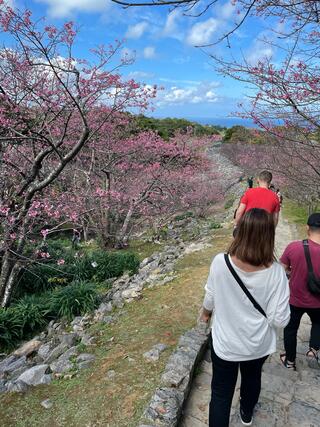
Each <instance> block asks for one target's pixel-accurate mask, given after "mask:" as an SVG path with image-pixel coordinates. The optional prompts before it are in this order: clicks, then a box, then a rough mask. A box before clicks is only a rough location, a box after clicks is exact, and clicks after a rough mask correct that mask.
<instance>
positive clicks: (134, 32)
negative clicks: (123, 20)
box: [126, 21, 148, 39]
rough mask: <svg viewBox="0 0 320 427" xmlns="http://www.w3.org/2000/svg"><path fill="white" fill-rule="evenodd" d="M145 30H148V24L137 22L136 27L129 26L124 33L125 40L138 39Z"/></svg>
mask: <svg viewBox="0 0 320 427" xmlns="http://www.w3.org/2000/svg"><path fill="white" fill-rule="evenodd" d="M147 28H148V23H147V22H145V21H143V22H139V23H138V24H136V25H130V27H129V28H128V30H127V32H126V38H128V39H139V38H140V37H141V36H142V35H143V33H144V32H145V31H146V29H147Z"/></svg>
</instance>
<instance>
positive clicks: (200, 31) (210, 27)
mask: <svg viewBox="0 0 320 427" xmlns="http://www.w3.org/2000/svg"><path fill="white" fill-rule="evenodd" d="M217 28H218V21H217V20H216V19H215V18H210V19H208V20H207V21H203V22H198V23H197V24H195V25H194V26H193V27H192V28H191V30H190V32H189V34H188V36H187V43H188V44H190V45H192V46H202V45H206V44H209V43H210V42H211V41H212V36H213V34H214V32H215V31H216V30H217Z"/></svg>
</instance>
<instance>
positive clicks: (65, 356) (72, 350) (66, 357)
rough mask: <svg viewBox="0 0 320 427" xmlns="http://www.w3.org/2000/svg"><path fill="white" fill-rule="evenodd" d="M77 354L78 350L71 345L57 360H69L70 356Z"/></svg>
mask: <svg viewBox="0 0 320 427" xmlns="http://www.w3.org/2000/svg"><path fill="white" fill-rule="evenodd" d="M78 354H79V350H78V348H77V347H71V348H69V350H67V351H66V352H65V353H63V354H61V356H60V357H59V359H58V360H69V359H70V357H72V356H77V355H78Z"/></svg>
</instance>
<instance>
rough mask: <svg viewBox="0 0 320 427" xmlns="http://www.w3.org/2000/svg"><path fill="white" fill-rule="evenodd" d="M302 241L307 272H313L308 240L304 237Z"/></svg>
mask: <svg viewBox="0 0 320 427" xmlns="http://www.w3.org/2000/svg"><path fill="white" fill-rule="evenodd" d="M302 243H303V249H304V255H305V257H306V261H307V266H308V272H309V273H311V274H313V267H312V262H311V256H310V250H309V243H308V240H307V239H305V240H303V241H302Z"/></svg>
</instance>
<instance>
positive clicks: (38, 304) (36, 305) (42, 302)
mask: <svg viewBox="0 0 320 427" xmlns="http://www.w3.org/2000/svg"><path fill="white" fill-rule="evenodd" d="M12 308H13V309H14V310H15V313H16V314H17V316H18V318H19V319H20V325H21V327H22V331H21V333H22V335H23V336H28V335H29V334H30V333H33V332H35V331H38V330H40V329H41V328H43V327H44V326H45V325H46V323H47V319H48V315H49V313H50V311H51V310H50V300H49V299H48V298H47V295H27V296H25V297H24V298H21V299H20V300H19V301H18V302H17V303H16V304H14V305H13V306H12Z"/></svg>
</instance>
